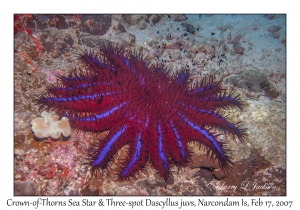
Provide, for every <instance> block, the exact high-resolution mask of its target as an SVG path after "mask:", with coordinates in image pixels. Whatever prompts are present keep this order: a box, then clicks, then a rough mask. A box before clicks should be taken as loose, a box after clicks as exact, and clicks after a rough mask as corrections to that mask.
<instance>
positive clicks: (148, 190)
mask: <svg viewBox="0 0 300 210" xmlns="http://www.w3.org/2000/svg"><path fill="white" fill-rule="evenodd" d="M14 26H15V28H14V29H15V31H14V32H15V34H14V194H15V195H190V196H191V195H286V16H285V15H278V14H276V15H179V14H176V15H175V14H170V15H167V14H165V15H154V14H152V15H128V14H126V15H87V14H86V15H78V14H77V15H70V14H69V15H53V14H52V15H15V22H14ZM108 42H113V43H119V44H122V45H124V46H126V47H128V48H135V49H137V50H140V51H143V52H144V53H145V54H148V55H149V56H151V57H152V58H153V59H155V60H156V61H157V62H163V63H165V64H166V65H168V66H169V67H170V68H172V69H174V70H175V69H176V68H177V69H180V68H181V67H185V68H188V69H189V71H190V73H191V79H192V80H193V81H196V80H197V79H199V78H201V77H203V76H205V75H214V76H215V77H216V78H218V79H220V78H224V86H225V87H227V88H229V89H233V90H235V91H236V93H238V94H240V96H241V98H242V99H243V100H244V101H245V109H244V111H243V112H237V111H235V110H232V111H230V113H229V114H230V115H229V116H230V118H229V119H230V120H232V121H234V122H237V121H242V126H243V127H245V128H247V129H248V134H249V136H248V137H247V139H246V140H245V142H244V143H240V142H235V141H232V142H231V143H230V146H231V149H232V157H233V163H234V166H233V168H232V171H230V172H229V173H224V172H223V171H221V170H220V169H219V166H218V164H217V163H216V162H213V161H211V160H209V159H208V158H207V156H206V153H205V151H203V150H199V149H198V147H195V145H193V144H190V145H189V147H190V149H191V150H192V151H193V152H194V154H193V156H192V160H193V163H192V165H191V166H189V167H186V168H181V169H180V170H178V169H177V167H175V166H174V167H172V168H171V170H172V173H173V176H174V182H173V183H172V184H166V183H165V181H164V180H161V178H160V177H159V176H158V175H157V174H156V173H155V171H154V169H153V168H151V167H146V170H143V171H142V172H140V173H139V175H138V177H137V178H136V179H132V180H128V181H123V182H119V181H117V180H116V177H115V175H114V173H113V169H112V170H111V171H108V173H106V174H98V175H97V176H91V172H90V166H89V165H87V164H86V159H85V156H86V150H87V148H89V146H90V144H91V142H93V141H94V139H95V138H96V137H95V136H93V135H89V134H88V133H83V132H72V134H71V137H70V138H69V139H64V140H57V141H53V140H46V141H42V140H37V139H35V138H34V134H33V133H32V131H31V128H30V122H31V121H32V120H33V119H35V118H37V117H40V116H41V111H40V110H38V107H37V106H36V105H35V104H34V103H33V99H34V96H35V95H36V94H40V93H42V92H43V91H44V90H45V87H46V86H47V85H49V84H50V83H54V82H56V76H57V75H59V74H62V75H68V73H69V72H70V71H71V70H73V69H74V68H75V67H76V66H77V67H78V66H80V65H81V64H80V63H79V62H78V61H77V57H76V52H78V51H79V50H82V49H97V47H98V46H100V45H101V44H105V43H108ZM220 138H225V137H222V136H221V137H220ZM119 153H120V154H119V155H120V156H122V151H120V152H119ZM110 172H111V173H110Z"/></svg>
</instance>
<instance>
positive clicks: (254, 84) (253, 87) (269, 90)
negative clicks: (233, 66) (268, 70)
mask: <svg viewBox="0 0 300 210" xmlns="http://www.w3.org/2000/svg"><path fill="white" fill-rule="evenodd" d="M225 81H226V82H228V83H231V84H233V85H234V86H236V87H238V88H243V89H245V90H248V91H252V92H261V91H264V92H265V95H266V96H268V97H270V98H276V97H278V96H279V93H278V91H277V90H276V89H275V88H274V87H273V86H272V85H271V84H270V82H269V81H268V80H267V77H266V76H265V75H264V74H263V73H261V72H260V71H258V70H247V71H243V72H242V73H241V74H239V75H233V76H230V77H228V78H227V79H226V80H225Z"/></svg>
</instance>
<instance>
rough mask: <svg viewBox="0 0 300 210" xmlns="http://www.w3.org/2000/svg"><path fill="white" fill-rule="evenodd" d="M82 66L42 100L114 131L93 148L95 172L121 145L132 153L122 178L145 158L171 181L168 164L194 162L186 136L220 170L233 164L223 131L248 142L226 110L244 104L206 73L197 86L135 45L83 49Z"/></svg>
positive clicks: (81, 122) (79, 123) (74, 121)
mask: <svg viewBox="0 0 300 210" xmlns="http://www.w3.org/2000/svg"><path fill="white" fill-rule="evenodd" d="M79 58H80V60H81V61H82V62H84V63H85V64H86V69H85V71H83V70H74V71H73V72H72V73H70V74H69V75H68V76H59V78H58V84H57V85H51V86H50V87H48V89H47V93H45V94H43V95H41V96H39V98H38V100H37V102H38V104H41V105H42V107H43V108H44V109H45V108H54V109H55V110H56V112H57V113H58V114H60V115H63V116H66V117H68V118H69V120H70V122H71V125H72V127H73V128H75V129H78V130H83V131H86V132H93V133H99V132H103V131H109V133H108V135H107V136H106V137H105V138H104V139H103V140H101V141H100V140H99V141H97V142H96V143H95V144H94V147H93V148H91V149H90V159H91V164H92V169H93V171H94V170H96V169H101V170H104V169H106V168H107V167H108V166H109V164H110V162H111V161H113V160H114V159H115V158H116V156H115V154H116V153H117V152H118V150H119V149H120V148H122V147H123V146H124V145H128V148H129V149H128V153H127V154H128V155H127V157H126V158H125V160H123V161H122V164H120V166H119V170H118V172H119V173H118V174H119V178H120V179H126V178H128V177H131V176H134V175H135V174H136V173H137V172H138V171H140V169H142V168H144V167H145V166H146V165H147V163H152V166H153V167H154V168H155V169H156V170H157V173H158V174H159V175H160V176H161V177H162V178H163V179H165V180H166V181H171V180H172V174H171V172H170V166H171V164H175V165H177V166H179V167H181V166H186V165H187V164H188V163H189V162H190V161H191V160H190V159H191V152H190V151H189V149H188V142H190V141H194V142H197V143H199V144H200V145H203V146H204V147H206V148H207V152H208V154H210V155H211V157H213V158H216V159H217V160H218V162H219V164H220V166H221V168H228V167H229V166H230V164H231V161H230V158H229V157H230V156H229V153H228V151H227V150H228V149H226V148H225V147H224V146H225V142H221V141H219V140H218V138H217V136H218V135H221V134H223V133H225V134H230V135H232V136H233V137H234V138H237V139H239V140H243V139H244V137H245V135H246V133H245V130H244V129H240V128H238V126H237V124H233V123H231V122H229V121H228V120H227V119H226V117H225V116H223V115H222V113H223V112H222V111H223V110H225V109H228V108H239V109H242V108H243V103H242V101H241V100H240V99H239V97H238V96H234V95H235V94H234V93H233V92H230V93H227V92H228V91H227V90H225V89H223V88H222V86H221V81H215V80H214V79H212V78H208V77H205V78H204V79H203V80H202V81H200V82H197V83H196V84H194V85H193V84H191V83H190V82H189V73H188V72H187V71H184V70H181V71H179V72H178V73H177V74H176V75H172V74H171V73H170V71H169V70H168V69H167V68H166V67H164V66H161V65H159V64H152V61H151V60H150V59H148V58H147V57H145V56H143V55H142V54H141V53H137V52H136V51H127V50H125V49H124V48H119V47H114V46H112V45H108V46H102V47H100V50H99V52H98V53H91V52H83V53H81V54H80V57H79Z"/></svg>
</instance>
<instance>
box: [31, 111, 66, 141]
mask: <svg viewBox="0 0 300 210" xmlns="http://www.w3.org/2000/svg"><path fill="white" fill-rule="evenodd" d="M41 116H42V117H38V118H35V119H33V120H32V121H31V123H30V125H31V129H32V131H33V133H34V136H35V137H37V138H39V139H44V138H49V137H50V138H52V139H59V138H60V137H61V135H62V136H63V137H69V136H70V135H71V126H70V123H69V119H68V118H66V117H62V118H61V120H59V119H60V117H59V116H58V115H56V114H54V113H52V112H49V113H48V112H46V111H44V112H42V113H41Z"/></svg>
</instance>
